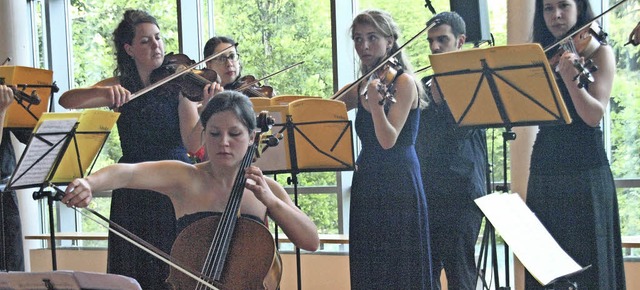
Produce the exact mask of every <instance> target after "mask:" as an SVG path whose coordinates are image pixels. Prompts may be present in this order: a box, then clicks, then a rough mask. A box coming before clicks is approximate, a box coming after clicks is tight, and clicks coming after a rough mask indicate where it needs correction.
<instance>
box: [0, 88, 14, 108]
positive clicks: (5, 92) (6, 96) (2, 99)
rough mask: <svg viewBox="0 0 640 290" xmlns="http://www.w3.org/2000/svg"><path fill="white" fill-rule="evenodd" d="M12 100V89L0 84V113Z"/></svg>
mask: <svg viewBox="0 0 640 290" xmlns="http://www.w3.org/2000/svg"><path fill="white" fill-rule="evenodd" d="M11 102H13V90H11V88H10V87H8V86H6V85H0V114H2V113H4V112H6V111H7V109H8V108H9V106H10V105H11Z"/></svg>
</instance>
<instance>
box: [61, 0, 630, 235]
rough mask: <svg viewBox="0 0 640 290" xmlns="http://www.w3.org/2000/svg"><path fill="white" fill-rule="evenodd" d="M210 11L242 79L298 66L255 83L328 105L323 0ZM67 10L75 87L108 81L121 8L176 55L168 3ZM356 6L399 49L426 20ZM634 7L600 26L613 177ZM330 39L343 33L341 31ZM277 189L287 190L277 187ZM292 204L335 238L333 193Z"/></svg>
mask: <svg viewBox="0 0 640 290" xmlns="http://www.w3.org/2000/svg"><path fill="white" fill-rule="evenodd" d="M433 2H434V3H433V5H434V6H435V8H436V10H437V11H438V12H440V11H445V10H449V3H448V1H433ZM616 2H617V1H616ZM214 3H215V4H214V5H215V7H214V11H215V19H214V20H213V21H214V23H215V35H225V36H230V37H232V38H234V39H235V40H237V41H238V42H239V44H240V45H239V47H238V49H239V51H240V54H241V55H242V58H241V61H242V65H243V74H244V75H248V74H251V75H254V76H256V77H257V78H260V77H262V76H265V75H268V74H270V73H272V72H274V71H277V70H279V69H280V68H283V67H285V66H287V65H290V64H293V63H295V62H298V61H305V63H304V64H303V65H301V66H298V67H296V68H294V69H292V70H289V71H287V72H285V73H282V74H280V75H278V76H275V77H273V78H271V79H269V80H268V81H264V82H263V83H265V84H268V85H271V86H273V87H274V88H275V89H276V91H277V92H278V94H280V95H284V94H287V95H314V96H322V97H328V96H331V95H332V94H333V74H332V69H333V64H332V55H331V18H330V12H329V9H330V7H329V1H312V0H296V1H294V0H271V1H266V0H256V1H250V2H241V1H231V0H220V1H214ZM71 4H72V6H73V8H72V9H71V17H72V22H71V28H72V31H73V33H72V43H73V51H72V54H73V58H74V67H73V70H74V71H73V75H74V86H75V87H83V86H89V85H92V84H94V83H96V82H97V81H99V80H101V79H104V78H106V77H110V76H112V75H113V70H114V68H115V56H114V53H115V51H114V48H113V44H112V37H111V33H112V32H113V30H114V29H115V27H116V25H117V23H118V22H119V21H120V19H121V18H122V14H123V12H124V11H125V9H127V8H137V9H144V10H146V11H148V12H150V13H151V14H152V15H154V16H155V17H157V18H158V21H159V23H160V26H161V30H162V33H163V37H164V40H165V45H166V51H167V52H171V51H173V52H178V38H177V36H178V35H177V17H176V15H175V11H176V1H174V0H163V1H149V0H100V1H97V0H72V1H71ZM491 4H492V5H491V7H490V11H489V13H490V28H491V33H492V34H493V36H494V37H495V42H496V45H505V44H506V22H505V17H504V15H506V0H501V1H493V0H492V2H491ZM359 5H360V6H359V8H358V9H359V10H362V9H366V8H380V9H383V10H386V11H389V12H390V13H391V15H392V16H393V17H394V19H395V20H396V22H398V24H399V25H400V27H401V30H402V37H401V39H400V40H399V43H400V44H401V45H402V44H404V43H405V42H406V41H407V40H409V39H410V38H411V37H412V36H414V35H415V34H417V33H418V32H419V31H420V30H421V29H423V28H424V24H425V23H426V21H427V20H428V19H429V18H430V17H432V16H433V15H432V14H431V13H430V12H429V11H428V10H427V9H426V8H424V1H418V0H397V1H380V0H362V1H359ZM639 5H640V4H639V3H638V1H629V3H626V4H624V5H623V6H622V7H621V8H619V9H617V10H616V11H614V12H613V14H612V17H608V18H607V19H606V21H607V22H606V24H607V26H605V30H606V31H607V32H608V33H609V36H610V37H609V38H610V43H611V44H612V47H613V48H614V51H615V55H616V61H617V64H618V71H617V72H616V77H615V84H614V87H613V91H612V94H611V95H612V98H611V103H610V104H611V106H610V107H611V108H610V110H611V121H610V125H609V124H607V126H609V127H608V128H609V129H610V136H606V137H607V138H610V140H611V167H612V171H613V173H614V176H615V177H616V178H638V177H639V176H640V174H639V173H640V168H639V166H640V165H639V164H640V162H638V161H639V158H640V157H639V156H640V144H639V143H640V141H638V140H640V138H638V137H639V135H640V133H639V132H638V128H639V127H640V126H639V125H640V120H639V119H640V112H638V110H640V109H639V108H640V98H639V97H638V93H637V92H638V91H639V90H640V84H639V82H638V79H640V73H639V72H638V71H639V69H640V65H639V60H640V50H639V49H637V47H632V46H626V47H625V46H622V44H624V43H626V40H627V37H628V34H629V32H630V29H632V28H633V25H632V24H635V23H637V21H638V19H640V12H639V11H640V6H639ZM167 11H169V13H167ZM467 25H474V24H469V23H467ZM337 33H344V34H346V33H348V31H347V30H344V31H337ZM204 41H206V39H204ZM469 46H470V45H466V46H465V49H468V48H470V47H469ZM406 50H407V54H408V56H409V58H410V59H411V62H412V63H413V65H414V68H415V69H418V68H423V67H425V66H427V65H429V59H428V58H429V54H430V52H429V47H428V43H427V42H426V35H422V36H420V37H419V38H418V39H416V40H415V43H412V44H410V45H408V46H407V47H406ZM429 73H433V72H429V71H426V72H424V75H427V74H429ZM424 75H419V77H422V76H424ZM502 132H503V130H502V129H491V130H488V131H487V137H488V148H489V154H490V156H489V158H490V160H489V161H490V163H492V164H493V180H494V181H497V182H499V181H500V180H502V178H503V176H502V175H503V173H502V172H503V170H502V167H503V160H502V152H503V151H502V150H503V148H502V147H503V146H502V135H501V134H502ZM605 132H608V130H605ZM119 145H120V144H119V140H118V138H117V130H114V133H113V134H111V137H110V139H109V141H108V142H107V144H106V145H105V148H104V149H103V152H102V155H101V156H100V158H99V160H98V162H97V165H96V169H97V168H100V167H102V166H104V165H106V164H110V163H113V162H115V161H117V159H118V158H119V156H120V155H121V153H120V151H119V147H120V146H119ZM507 149H508V148H507ZM507 166H508V165H507ZM280 179H282V178H280ZM298 181H299V186H333V185H335V184H336V175H335V173H333V172H327V173H304V174H299V175H298ZM280 182H281V183H282V184H283V185H285V186H289V185H287V184H286V181H282V180H280ZM618 196H619V203H620V218H621V224H622V231H623V234H624V235H637V234H640V219H639V218H638V211H637V208H638V206H639V205H640V197H639V192H638V190H636V189H628V190H620V191H619V194H618ZM108 204H109V203H108V202H104V201H102V200H100V201H98V202H97V206H99V209H98V211H99V212H102V213H108ZM299 205H300V207H301V209H302V210H303V211H305V212H306V213H308V214H309V215H310V216H311V217H312V219H313V220H314V222H316V224H317V225H318V228H319V229H320V231H321V232H322V233H337V232H338V229H339V225H338V224H337V222H338V217H337V212H338V210H337V206H338V202H337V197H336V195H335V194H334V193H321V192H318V193H316V194H304V195H301V196H299ZM88 224H89V223H83V227H84V230H85V231H93V228H91V226H89V225H88ZM96 230H97V229H96Z"/></svg>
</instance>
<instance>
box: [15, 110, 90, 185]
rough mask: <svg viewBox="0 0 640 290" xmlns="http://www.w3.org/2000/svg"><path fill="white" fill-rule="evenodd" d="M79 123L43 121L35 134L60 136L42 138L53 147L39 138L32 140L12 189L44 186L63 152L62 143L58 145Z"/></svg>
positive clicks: (71, 121) (24, 154) (44, 136)
mask: <svg viewBox="0 0 640 290" xmlns="http://www.w3.org/2000/svg"><path fill="white" fill-rule="evenodd" d="M77 121H78V119H73V118H72V119H62V120H45V121H43V122H42V124H41V125H40V127H38V130H37V131H36V132H35V133H36V134H42V133H59V134H54V135H42V136H40V137H41V138H42V139H44V140H47V142H49V143H50V144H53V145H50V144H47V142H45V141H43V140H41V139H39V138H37V137H33V138H31V142H30V143H29V144H28V146H27V148H26V149H25V151H24V153H23V156H22V159H21V160H20V163H19V164H18V167H17V168H16V171H15V173H14V175H13V176H12V178H11V179H12V180H11V181H10V182H9V184H10V185H11V186H12V187H18V186H25V185H37V184H42V183H43V182H44V181H45V180H46V178H47V175H48V174H49V172H50V171H51V168H52V167H53V163H54V162H55V160H56V157H58V155H59V154H60V151H61V150H62V145H63V144H62V142H61V143H60V144H58V145H57V146H56V144H57V143H58V142H60V141H61V140H62V139H64V138H66V136H67V135H66V134H65V133H67V132H70V131H71V129H73V126H74V125H75V124H76V122H77ZM54 146H55V147H54ZM52 147H53V148H52ZM49 150H51V151H49ZM47 151H49V152H47ZM40 158H42V159H40ZM14 179H15V180H14Z"/></svg>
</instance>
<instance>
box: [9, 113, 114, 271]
mask: <svg viewBox="0 0 640 290" xmlns="http://www.w3.org/2000/svg"><path fill="white" fill-rule="evenodd" d="M118 116H119V113H113V112H108V111H100V110H86V111H84V112H81V113H45V114H43V115H42V117H41V118H40V119H39V120H38V123H37V124H36V127H35V128H34V131H33V134H32V135H31V138H30V139H29V142H28V143H27V147H26V148H25V150H24V153H23V154H22V156H21V157H20V161H19V162H18V165H17V166H16V169H15V170H14V172H13V175H12V176H11V179H10V180H9V183H8V184H7V186H6V188H7V190H14V189H24V188H33V187H35V188H38V191H36V192H34V193H33V199H34V200H38V199H42V198H45V197H46V198H47V204H48V207H49V231H50V238H51V256H52V257H51V258H52V259H51V261H52V270H54V271H55V270H57V261H56V242H55V226H54V217H53V201H56V200H60V199H61V198H62V196H61V194H59V193H58V192H57V191H55V190H53V191H49V190H45V189H46V188H48V187H50V186H52V185H66V184H68V183H69V182H71V181H72V180H73V179H75V178H78V177H84V176H85V174H88V172H90V169H92V168H93V165H94V164H95V160H97V155H98V153H99V152H100V150H102V147H103V146H104V143H105V141H106V140H107V138H108V136H109V134H110V132H111V128H112V127H113V125H114V123H115V121H116V120H117V118H118ZM69 148H72V149H71V150H69ZM80 148H82V150H81V149H80ZM88 160H90V162H87V161H88Z"/></svg>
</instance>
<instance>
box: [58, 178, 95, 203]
mask: <svg viewBox="0 0 640 290" xmlns="http://www.w3.org/2000/svg"><path fill="white" fill-rule="evenodd" d="M92 198H93V194H92V190H91V184H90V183H89V181H88V180H87V179H86V178H76V179H74V180H73V181H72V182H71V183H69V185H67V189H66V190H65V191H64V196H63V197H62V200H60V201H61V202H62V203H64V204H66V205H67V207H87V206H89V203H90V202H91V199H92Z"/></svg>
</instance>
